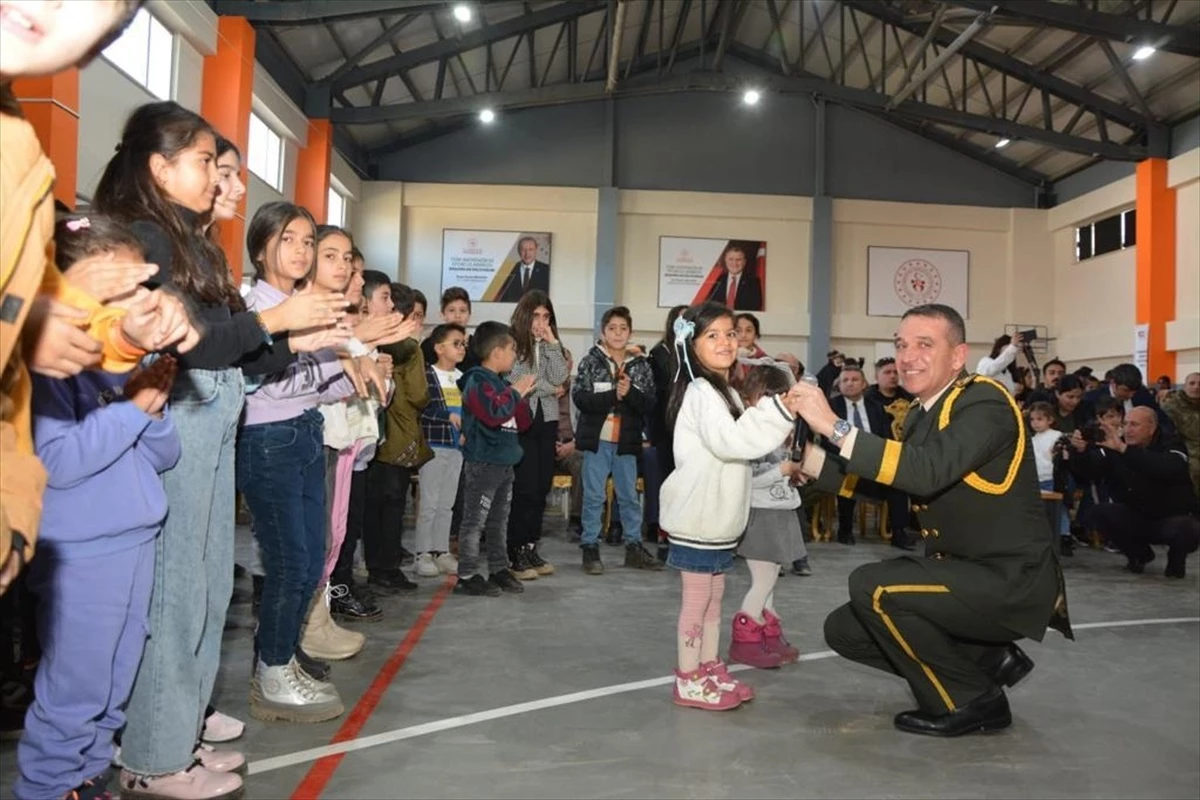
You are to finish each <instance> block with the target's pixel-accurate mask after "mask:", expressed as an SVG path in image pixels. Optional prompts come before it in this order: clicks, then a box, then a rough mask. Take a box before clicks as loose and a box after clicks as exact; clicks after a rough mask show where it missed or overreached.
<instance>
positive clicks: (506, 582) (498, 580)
mask: <svg viewBox="0 0 1200 800" xmlns="http://www.w3.org/2000/svg"><path fill="white" fill-rule="evenodd" d="M488 583H490V584H491V585H492V586H495V587H497V588H498V589H500V590H501V591H504V592H509V593H510V594H520V593H521V592H523V591H525V585H524V584H523V583H521V581H519V580H517V576H516V575H513V574H512V570H508V569H505V570H501V571H500V572H496V573H493V574H492V575H491V576H489V577H488Z"/></svg>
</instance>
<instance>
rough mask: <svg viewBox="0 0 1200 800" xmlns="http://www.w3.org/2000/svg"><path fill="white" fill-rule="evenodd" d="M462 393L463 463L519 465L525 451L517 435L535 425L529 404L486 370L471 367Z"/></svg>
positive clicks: (459, 383) (462, 383) (462, 382)
mask: <svg viewBox="0 0 1200 800" xmlns="http://www.w3.org/2000/svg"><path fill="white" fill-rule="evenodd" d="M458 385H459V388H461V389H462V393H463V434H464V435H465V436H466V439H467V443H466V444H465V445H464V446H463V460H465V461H473V462H476V463H481V464H498V465H501V466H516V465H517V464H519V463H520V462H521V458H522V456H523V455H524V452H523V451H522V450H521V442H520V441H519V440H518V438H517V434H519V433H520V432H521V431H524V430H527V429H528V428H529V426H530V425H531V424H532V422H533V417H532V415H531V414H530V411H529V403H528V402H526V400H525V398H523V397H521V395H519V394H518V393H517V390H516V389H514V388H512V387H511V386H509V385H508V384H507V383H505V382H504V379H503V378H501V377H500V376H499V375H497V374H496V373H494V372H492V371H491V370H490V369H487V368H486V367H472V368H471V369H470V370H468V371H467V373H466V374H465V375H463V376H462V379H461V380H460V381H459V382H458Z"/></svg>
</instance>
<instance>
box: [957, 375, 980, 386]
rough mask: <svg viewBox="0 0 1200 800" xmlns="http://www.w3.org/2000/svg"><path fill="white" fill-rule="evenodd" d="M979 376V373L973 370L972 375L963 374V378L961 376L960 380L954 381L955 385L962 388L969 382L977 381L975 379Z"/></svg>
mask: <svg viewBox="0 0 1200 800" xmlns="http://www.w3.org/2000/svg"><path fill="white" fill-rule="evenodd" d="M978 377H979V376H978V375H977V374H975V373H974V372H972V373H971V374H970V375H963V376H962V377H961V378H959V379H958V380H956V381H955V382H954V385H955V386H956V387H957V388H959V389H961V388H963V387H964V386H967V385H969V384H972V383H974V382H975V379H976V378H978Z"/></svg>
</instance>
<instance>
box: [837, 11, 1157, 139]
mask: <svg viewBox="0 0 1200 800" xmlns="http://www.w3.org/2000/svg"><path fill="white" fill-rule="evenodd" d="M843 2H844V3H845V4H846V5H848V6H851V7H852V8H856V9H858V10H859V11H862V12H863V13H865V14H869V15H870V16H872V17H875V18H876V19H878V20H880V21H881V22H886V23H888V24H889V25H894V26H896V27H898V28H900V29H902V30H905V31H908V32H909V33H911V34H913V35H914V36H923V35H924V34H925V32H926V30H927V29H928V27H929V23H927V22H922V21H918V20H914V19H912V18H910V17H907V16H905V14H904V13H903V12H902V11H900V10H899V9H897V8H895V7H893V6H891V5H888V4H887V3H884V2H881V0H843ZM956 37H957V34H956V33H955V32H954V31H952V30H947V29H946V28H941V29H939V30H938V31H937V32H935V33H934V36H933V40H934V41H935V42H937V43H938V44H940V45H942V46H943V47H944V46H947V45H949V44H951V43H952V42H953V41H954V39H955V38H956ZM959 52H960V54H961V55H963V56H966V57H970V58H974V59H976V60H977V61H979V63H981V64H984V65H986V66H989V67H991V68H992V69H994V70H997V71H999V72H1002V73H1005V74H1007V75H1008V76H1009V77H1012V78H1016V79H1017V80H1020V81H1023V82H1025V83H1027V84H1029V85H1030V86H1034V87H1037V88H1038V89H1045V90H1047V91H1048V92H1050V93H1051V94H1053V95H1055V96H1056V97H1061V98H1062V99H1064V100H1069V101H1071V102H1072V103H1075V104H1076V105H1082V106H1086V107H1087V108H1089V109H1091V110H1093V111H1098V112H1100V113H1102V114H1104V115H1105V116H1107V117H1109V118H1110V119H1112V120H1114V121H1116V122H1119V123H1121V124H1122V125H1124V126H1125V127H1127V128H1130V129H1133V130H1138V129H1140V128H1143V127H1145V126H1146V125H1147V124H1148V123H1149V122H1150V121H1149V120H1147V119H1146V118H1145V117H1143V116H1142V115H1141V114H1139V113H1138V112H1136V111H1134V110H1133V109H1130V108H1128V107H1126V106H1124V105H1122V104H1120V103H1117V102H1114V101H1112V100H1109V99H1108V98H1106V97H1103V96H1101V95H1099V94H1096V93H1095V92H1093V91H1090V90H1088V89H1085V88H1084V87H1082V86H1079V85H1078V84H1075V83H1071V82H1070V81H1067V80H1064V79H1062V78H1059V77H1058V76H1057V75H1054V74H1053V73H1050V72H1044V71H1042V70H1039V69H1037V68H1036V67H1034V66H1033V65H1031V64H1027V63H1026V62H1024V61H1021V60H1020V59H1017V58H1014V57H1012V56H1010V55H1008V54H1007V53H1003V52H1001V51H999V50H995V49H993V48H991V47H988V46H987V45H985V44H983V43H981V42H977V41H972V42H967V43H966V44H965V45H964V46H963V48H962V50H960V51H959Z"/></svg>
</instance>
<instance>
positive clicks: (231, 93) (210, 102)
mask: <svg viewBox="0 0 1200 800" xmlns="http://www.w3.org/2000/svg"><path fill="white" fill-rule="evenodd" d="M253 95H254V28H253V27H252V26H251V25H250V23H249V22H247V21H246V20H245V18H244V17H218V18H217V52H216V53H214V54H213V55H211V56H205V57H204V80H203V92H202V94H201V99H200V113H201V114H202V115H203V116H204V118H205V119H207V120H208V121H209V122H210V123H212V125H213V127H214V128H216V129H217V130H218V131H220V133H221V135H222V136H224V137H225V138H226V139H228V140H229V141H231V142H233V143H234V144H236V145H237V146H238V149H239V150H240V151H241V152H242V175H241V178H242V183H243V184H244V183H247V180H248V175H249V173H248V171H247V169H246V151H247V149H248V148H249V146H250V104H251V99H252V97H253ZM245 214H246V200H245V198H243V199H242V203H241V206H240V207H239V208H238V215H237V217H236V218H234V219H232V220H229V221H225V222H221V223H220V225H219V226H218V235H219V238H220V241H221V247H222V249H224V251H225V257H226V258H227V259H228V260H229V267H230V269H232V270H233V275H234V280H235V281H240V280H241V279H242V251H243V250H244V248H245V239H246V236H245V231H246V218H245Z"/></svg>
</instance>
